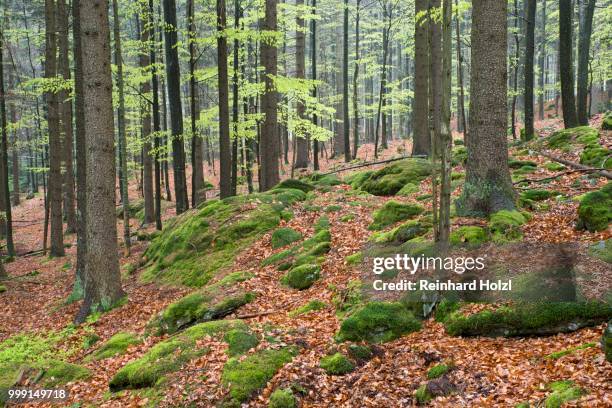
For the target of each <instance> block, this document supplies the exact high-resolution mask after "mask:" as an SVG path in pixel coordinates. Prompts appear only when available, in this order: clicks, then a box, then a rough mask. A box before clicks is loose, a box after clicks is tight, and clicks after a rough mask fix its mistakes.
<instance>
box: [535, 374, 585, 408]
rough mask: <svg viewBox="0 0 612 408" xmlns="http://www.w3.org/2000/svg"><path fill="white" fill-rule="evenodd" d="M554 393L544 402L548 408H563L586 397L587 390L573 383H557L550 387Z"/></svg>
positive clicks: (551, 384)
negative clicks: (566, 404)
mask: <svg viewBox="0 0 612 408" xmlns="http://www.w3.org/2000/svg"><path fill="white" fill-rule="evenodd" d="M548 388H549V389H550V390H551V391H552V393H551V394H550V395H549V396H548V397H547V398H546V401H544V406H545V407H546V408H561V406H563V404H565V403H566V402H569V401H573V400H577V399H580V398H581V397H582V396H583V395H586V392H585V390H583V389H582V388H580V387H577V386H576V385H575V384H574V382H573V381H569V380H565V381H555V382H553V383H550V384H549V385H548Z"/></svg>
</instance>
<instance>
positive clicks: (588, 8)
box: [576, 0, 595, 126]
mask: <svg viewBox="0 0 612 408" xmlns="http://www.w3.org/2000/svg"><path fill="white" fill-rule="evenodd" d="M580 7H581V8H582V9H581V13H580V36H579V37H578V95H577V97H576V109H577V114H578V124H579V125H581V126H586V125H588V124H589V116H590V115H589V109H588V103H587V101H588V96H589V89H590V87H589V54H590V50H591V32H592V30H593V14H594V13H595V0H583V1H582V3H581V4H580Z"/></svg>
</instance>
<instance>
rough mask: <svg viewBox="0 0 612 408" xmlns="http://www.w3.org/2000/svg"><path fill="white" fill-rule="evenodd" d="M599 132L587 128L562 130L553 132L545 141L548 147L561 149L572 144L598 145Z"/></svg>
mask: <svg viewBox="0 0 612 408" xmlns="http://www.w3.org/2000/svg"><path fill="white" fill-rule="evenodd" d="M598 140H599V132H598V131H597V129H593V128H592V127H589V126H579V127H575V128H570V129H562V130H558V131H556V132H554V133H553V134H552V135H550V136H549V137H548V139H547V140H546V144H547V145H548V147H550V148H553V149H563V148H567V147H569V145H570V144H571V143H572V142H578V143H582V144H585V145H589V144H594V143H598Z"/></svg>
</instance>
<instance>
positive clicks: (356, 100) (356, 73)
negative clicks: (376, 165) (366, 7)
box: [353, 0, 361, 159]
mask: <svg viewBox="0 0 612 408" xmlns="http://www.w3.org/2000/svg"><path fill="white" fill-rule="evenodd" d="M360 3H361V0H357V6H356V10H355V70H354V71H353V159H356V158H357V150H358V149H359V93H358V91H359V81H358V78H359V13H360V11H361V10H360V5H361V4H360Z"/></svg>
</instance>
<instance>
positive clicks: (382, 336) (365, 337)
mask: <svg viewBox="0 0 612 408" xmlns="http://www.w3.org/2000/svg"><path fill="white" fill-rule="evenodd" d="M420 329H421V324H420V323H419V322H418V320H416V319H415V318H414V316H413V315H412V313H411V312H409V311H408V310H407V309H406V307H405V306H404V305H402V304H401V303H396V302H370V303H367V304H366V305H365V306H363V307H362V308H361V309H359V310H357V311H356V312H355V313H353V314H352V315H351V316H349V317H348V318H346V319H345V320H344V321H343V322H342V324H341V326H340V331H339V332H338V335H337V336H336V338H337V340H338V341H347V340H350V341H367V342H370V343H384V342H387V341H391V340H395V339H396V338H398V337H401V336H403V335H405V334H408V333H411V332H414V331H417V330H420Z"/></svg>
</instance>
